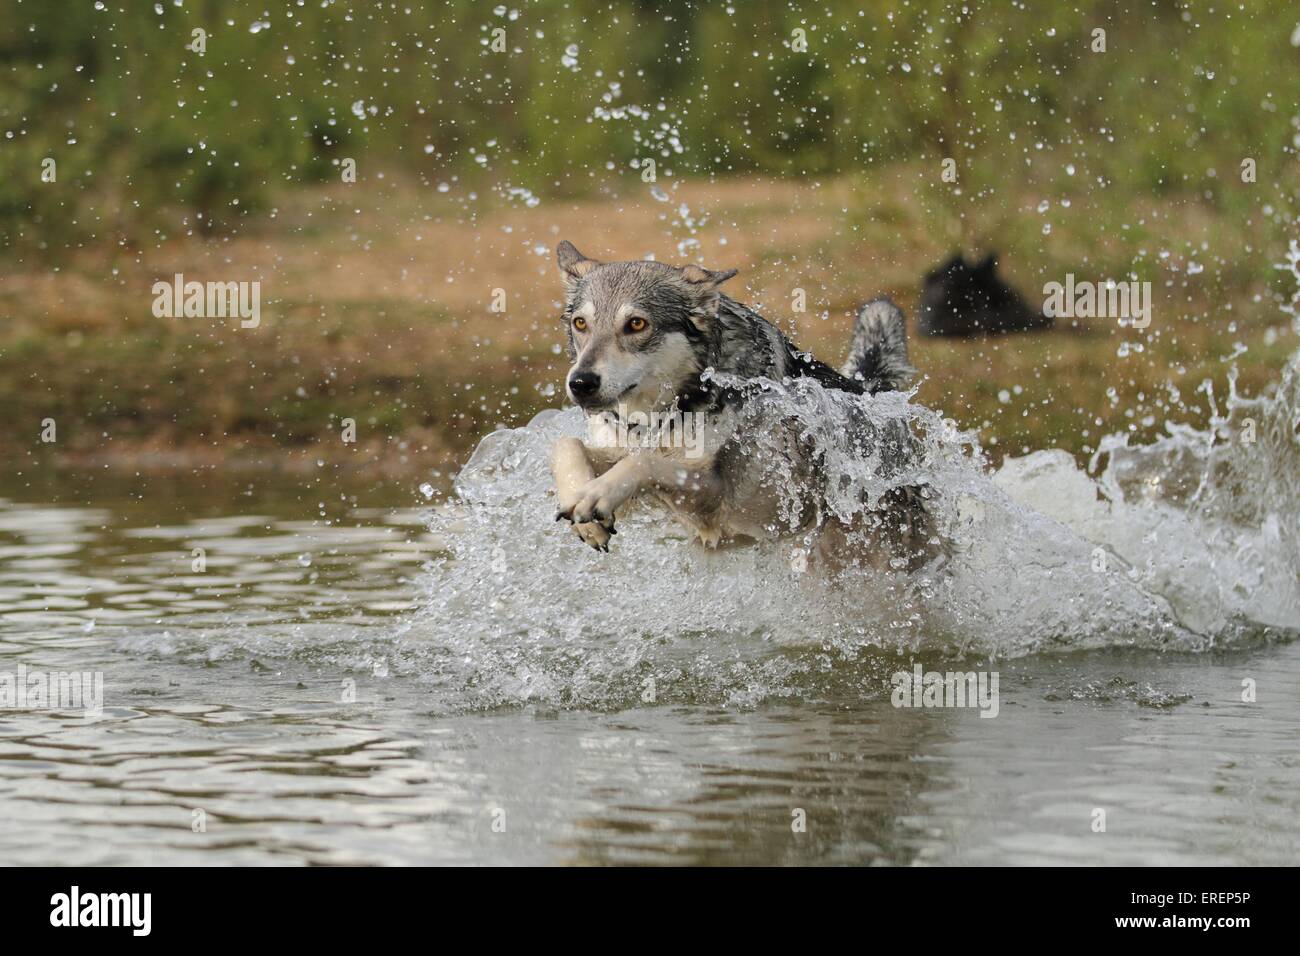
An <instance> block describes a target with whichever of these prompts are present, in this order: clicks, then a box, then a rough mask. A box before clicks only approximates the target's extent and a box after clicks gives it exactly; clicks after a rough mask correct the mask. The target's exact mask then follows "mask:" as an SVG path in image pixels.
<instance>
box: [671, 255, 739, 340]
mask: <svg viewBox="0 0 1300 956" xmlns="http://www.w3.org/2000/svg"><path fill="white" fill-rule="evenodd" d="M737 271H739V270H737V269H726V270H724V271H721V272H715V271H714V270H712V269H705V268H704V267H703V266H697V265H689V266H683V267H682V270H681V272H682V278H683V279H684V280H686V287H687V288H688V289H691V290H692V291H693V292H694V293H695V295H696V304H695V308H694V309H693V313H694V314H695V315H696V316H699V317H704V316H714V315H717V314H718V296H719V293H718V286H720V285H722V283H724V282H726V281H727V280H728V279H730V278H731V277H732V276H734V275H735V274H736V273H737ZM695 327H696V328H700V326H699V323H698V322H697V323H695ZM701 331H703V330H702V329H701Z"/></svg>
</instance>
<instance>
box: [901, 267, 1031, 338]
mask: <svg viewBox="0 0 1300 956" xmlns="http://www.w3.org/2000/svg"><path fill="white" fill-rule="evenodd" d="M997 265H998V262H997V256H996V254H994V253H989V254H988V255H987V256H985V257H984V258H983V259H982V260H980V261H979V262H970V263H968V262H967V261H966V260H965V259H964V258H963V257H962V256H961V255H960V254H956V255H954V256H953V257H952V258H951V259H949V260H948V261H947V262H945V263H944V264H943V265H941V266H939V267H938V268H937V269H934V270H933V271H932V272H930V273H929V274H927V275H926V277H925V280H924V282H923V283H922V286H921V303H920V306H919V307H918V309H917V313H916V322H917V328H918V330H919V331H920V332H921V334H922V335H952V336H975V335H1000V334H1002V333H1004V332H1032V331H1037V330H1041V329H1049V328H1051V327H1052V319H1051V317H1050V316H1047V315H1044V314H1043V311H1042V310H1041V309H1034V308H1031V307H1030V306H1029V305H1028V304H1027V303H1026V302H1025V300H1024V299H1023V298H1022V297H1021V296H1020V293H1018V292H1017V291H1016V290H1015V289H1013V288H1011V286H1009V285H1007V284H1006V283H1005V282H1003V281H1002V279H1001V278H1000V277H999V276H998V274H997Z"/></svg>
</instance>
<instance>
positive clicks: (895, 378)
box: [842, 298, 916, 395]
mask: <svg viewBox="0 0 1300 956" xmlns="http://www.w3.org/2000/svg"><path fill="white" fill-rule="evenodd" d="M842 372H843V375H844V376H845V378H851V379H854V380H855V381H859V382H861V383H862V387H863V389H864V390H865V391H867V392H870V393H871V394H872V395H874V394H876V393H877V392H889V391H894V390H896V389H900V388H902V387H903V386H904V385H906V384H907V380H908V379H909V378H911V377H912V375H914V374H915V373H916V369H914V368H912V365H911V363H910V362H908V360H907V322H906V320H905V319H904V318H903V310H902V309H900V308H899V307H898V306H896V305H894V303H893V302H890V301H889V299H886V298H880V299H872V300H871V301H870V302H868V303H867V304H866V305H864V306H863V307H862V308H861V309H859V310H858V317H857V319H855V320H854V322H853V341H852V342H851V343H850V344H849V357H848V359H847V360H846V361H845V362H844V368H843V370H842Z"/></svg>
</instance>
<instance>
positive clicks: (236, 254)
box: [0, 165, 1296, 471]
mask: <svg viewBox="0 0 1300 956" xmlns="http://www.w3.org/2000/svg"><path fill="white" fill-rule="evenodd" d="M924 175H925V172H924V170H923V169H921V168H920V167H917V166H905V165H903V166H897V167H893V168H891V169H889V170H887V171H881V172H878V173H875V174H873V175H872V176H871V177H869V178H860V179H837V180H833V181H829V182H825V183H816V182H804V183H794V182H789V181H766V180H760V179H740V180H723V181H719V182H716V183H711V184H710V183H704V182H695V183H687V184H679V185H677V186H675V187H674V186H669V187H668V188H669V189H671V190H673V192H672V195H671V197H669V201H660V199H657V198H656V197H655V195H653V194H652V193H651V192H650V190H649V187H647V186H642V185H640V184H637V186H636V187H623V188H624V189H625V190H626V191H622V192H620V191H617V190H616V189H615V188H613V187H610V188H606V189H604V190H599V191H597V194H595V195H593V196H591V197H589V198H584V199H580V200H565V201H557V200H550V201H544V202H542V203H540V204H535V205H529V204H527V203H523V202H511V201H509V200H507V199H503V198H500V197H486V198H485V197H472V196H471V195H470V194H469V192H468V190H463V189H454V190H450V191H448V192H446V193H440V192H438V191H437V190H436V189H431V188H426V187H424V186H422V185H421V184H419V183H418V182H413V181H406V180H403V181H398V180H388V181H387V182H386V183H384V184H382V185H381V186H377V187H375V188H372V189H370V190H368V191H367V193H366V194H365V201H364V203H362V202H358V201H356V198H355V197H356V196H357V195H358V194H354V193H349V192H348V191H347V190H348V189H349V187H345V186H335V187H330V188H321V189H317V190H314V191H300V192H296V193H294V194H292V195H291V196H288V197H286V200H285V202H284V203H283V204H282V205H281V206H279V207H278V208H277V209H276V213H275V216H274V217H273V218H269V219H268V220H267V221H266V224H265V225H264V226H263V227H262V228H261V229H259V230H256V231H254V230H249V231H246V232H245V233H244V234H242V235H240V236H239V237H237V238H230V239H208V240H205V239H200V238H190V239H185V240H178V241H173V242H169V243H164V244H160V245H159V246H157V247H155V248H153V249H149V250H144V251H128V250H125V249H119V250H117V251H115V252H114V253H111V254H106V253H104V252H103V251H92V252H84V253H81V254H79V255H78V256H76V257H74V258H73V259H72V260H71V261H69V262H68V263H66V264H64V265H62V266H59V267H57V268H55V269H45V268H35V267H33V268H30V269H24V268H22V267H18V268H12V267H11V268H10V269H9V270H8V271H6V272H4V273H3V274H0V402H2V403H3V406H4V407H5V408H7V409H10V410H11V411H10V414H8V415H6V416H3V417H0V449H2V450H3V454H4V455H5V456H6V458H7V459H8V460H9V461H17V462H20V463H38V462H46V463H62V464H87V463H109V464H113V465H119V466H125V467H139V466H141V465H144V466H149V465H151V464H154V465H166V464H173V465H175V464H179V465H183V466H188V465H192V464H195V463H212V462H226V463H229V462H260V463H262V464H266V465H273V466H275V467H292V466H295V465H297V466H301V467H304V468H310V467H314V466H315V464H316V462H317V461H322V460H325V461H329V462H331V463H350V464H355V465H357V466H358V467H375V468H389V469H396V470H401V471H419V470H425V469H430V468H439V469H445V468H447V467H450V466H452V465H454V463H455V462H456V461H458V460H461V459H463V456H464V455H465V454H466V453H467V451H468V450H469V449H470V448H471V447H472V445H473V443H474V442H475V441H476V440H477V439H478V438H479V437H481V436H482V435H483V434H484V433H486V432H487V431H489V430H491V429H492V428H494V427H496V426H498V425H501V424H506V425H513V424H519V423H522V422H524V421H526V420H527V418H528V417H529V416H530V415H532V414H534V413H535V412H536V411H538V410H540V409H542V408H545V407H551V406H555V405H558V404H559V403H560V394H561V393H560V387H561V382H562V378H563V374H564V371H565V368H566V362H565V358H564V356H563V355H562V354H561V353H560V351H559V345H560V342H561V336H560V333H559V328H558V322H557V318H556V316H557V315H558V296H559V283H558V281H557V279H556V277H555V272H554V265H553V260H552V250H553V248H554V245H555V243H556V242H557V241H558V239H559V238H561V237H565V238H570V239H572V240H574V241H575V242H576V243H577V244H578V245H579V247H580V248H582V249H583V250H584V251H585V252H587V253H588V254H590V255H593V256H597V257H606V258H625V257H641V256H644V255H655V256H657V257H658V258H661V259H665V260H679V261H680V260H682V259H685V258H693V257H694V256H695V255H696V254H698V255H699V256H700V257H701V258H702V259H703V261H704V262H705V263H706V264H709V265H711V266H715V267H739V268H740V269H741V273H740V275H739V276H738V277H737V278H736V279H735V280H733V281H732V283H731V284H730V286H729V291H730V292H731V294H732V295H734V296H736V297H738V298H742V299H744V300H746V301H748V302H751V303H758V304H759V305H760V306H761V308H762V311H764V314H766V315H767V316H768V317H769V318H771V319H772V320H773V321H776V322H778V323H779V324H780V325H781V326H782V328H784V329H786V330H787V331H788V332H790V333H791V334H792V335H793V337H794V338H795V340H796V341H797V342H798V343H799V344H800V345H801V346H803V347H805V348H809V349H811V350H813V351H814V352H816V353H817V354H819V355H821V356H823V357H825V358H827V359H830V360H834V361H838V359H839V358H840V357H841V356H842V354H843V350H844V346H845V344H846V341H847V336H848V329H849V322H850V318H849V313H850V312H851V310H852V309H853V307H854V306H855V304H857V303H858V302H859V301H860V300H861V299H863V298H864V297H867V296H870V295H874V294H876V293H879V292H884V293H887V294H890V295H892V296H894V297H895V298H896V299H897V300H898V301H899V302H900V303H901V304H902V305H903V306H904V307H905V309H906V310H907V311H908V312H909V313H910V312H911V311H912V308H913V306H914V304H915V300H916V298H917V294H918V288H919V281H920V277H921V275H922V274H923V273H924V272H925V270H926V269H927V268H929V267H931V266H932V265H934V264H935V263H936V262H938V261H939V260H940V259H941V258H943V257H944V256H945V255H947V254H948V253H950V252H951V251H952V249H953V248H956V247H958V246H965V247H966V248H968V249H970V250H971V251H978V250H981V249H984V248H988V247H990V245H992V244H993V243H994V242H995V239H996V245H997V248H998V249H999V251H1000V252H1001V254H1002V261H1003V263H1004V271H1005V273H1006V276H1007V278H1008V279H1009V280H1010V281H1011V282H1012V283H1013V284H1015V285H1016V286H1017V287H1019V288H1020V289H1021V290H1022V291H1023V292H1024V293H1025V294H1026V296H1027V297H1028V298H1029V299H1030V301H1034V302H1036V301H1040V300H1041V296H1040V295H1039V290H1040V289H1041V287H1042V285H1043V284H1044V283H1045V282H1047V281H1053V280H1055V281H1060V280H1063V279H1064V276H1065V274H1066V273H1067V272H1073V273H1074V274H1075V275H1076V276H1077V277H1079V278H1092V279H1094V280H1100V279H1105V278H1108V277H1110V278H1116V279H1120V278H1124V277H1127V276H1128V275H1129V274H1130V273H1132V274H1133V275H1134V276H1136V277H1138V278H1142V279H1146V280H1150V281H1151V282H1152V283H1153V301H1154V313H1153V318H1152V322H1151V326H1150V328H1148V329H1146V330H1145V331H1143V332H1136V331H1133V330H1131V329H1121V328H1119V327H1118V326H1117V325H1116V323H1114V322H1113V321H1107V320H1102V319H1093V320H1084V321H1083V322H1081V323H1080V326H1079V327H1078V328H1062V329H1059V330H1057V331H1054V332H1051V333H1048V334H1040V335H1028V336H1016V337H1006V338H1001V339H987V340H975V341H969V342H947V341H936V340H925V339H917V338H915V337H914V338H913V340H912V346H913V358H914V362H915V364H916V365H917V366H918V368H919V369H921V371H922V372H923V374H924V376H925V381H924V383H923V384H922V386H921V389H920V393H919V396H918V400H919V401H921V402H923V403H925V404H927V405H930V406H932V407H936V408H940V409H942V410H943V411H944V412H945V413H946V414H948V415H951V416H952V417H953V418H954V419H956V420H957V421H958V423H960V424H961V425H963V426H964V427H971V428H976V429H978V430H979V431H980V433H981V435H982V437H983V440H984V441H985V443H986V445H987V446H988V447H989V448H990V449H991V450H993V451H994V452H995V454H1002V453H1016V454H1018V453H1021V452H1022V451H1023V450H1026V449H1035V448H1043V447H1053V446H1058V447H1063V448H1066V449H1068V450H1070V451H1072V452H1075V453H1078V454H1086V453H1087V452H1089V451H1090V450H1091V449H1092V448H1093V447H1094V445H1095V442H1096V441H1097V439H1098V437H1099V436H1100V435H1101V434H1103V433H1107V432H1112V431H1119V430H1125V429H1127V430H1130V431H1132V432H1133V433H1134V434H1135V435H1136V436H1139V437H1150V436H1152V435H1154V434H1156V433H1158V432H1159V431H1161V430H1162V428H1163V424H1164V422H1165V421H1166V420H1167V419H1170V420H1175V421H1190V422H1194V423H1197V422H1202V421H1204V417H1205V411H1206V405H1205V402H1204V396H1203V395H1201V394H1198V393H1197V391H1196V389H1197V386H1198V385H1199V384H1200V383H1201V381H1202V380H1204V379H1211V380H1213V381H1214V382H1215V383H1216V393H1217V394H1222V393H1223V391H1224V389H1225V378H1226V374H1227V371H1228V368H1229V367H1230V366H1229V364H1228V363H1227V362H1225V361H1224V360H1225V358H1226V357H1228V356H1229V355H1231V354H1232V353H1234V352H1241V354H1240V355H1239V356H1238V357H1237V358H1236V359H1235V364H1236V365H1237V367H1239V369H1240V372H1241V378H1240V384H1241V387H1242V388H1243V390H1245V391H1247V392H1253V391H1257V390H1259V389H1260V388H1263V387H1264V386H1265V385H1266V384H1267V383H1268V382H1270V381H1271V380H1272V379H1273V378H1274V377H1275V375H1276V370H1277V369H1278V368H1279V367H1280V365H1281V364H1282V362H1283V361H1284V360H1285V358H1286V356H1287V355H1289V354H1290V352H1291V351H1292V350H1293V349H1294V348H1295V347H1296V341H1295V338H1294V335H1293V334H1292V332H1291V330H1290V327H1289V324H1288V323H1287V322H1286V321H1285V319H1284V317H1283V316H1282V315H1281V313H1280V312H1279V309H1278V301H1279V300H1280V299H1281V297H1282V296H1283V295H1284V294H1286V295H1289V293H1290V289H1289V287H1288V286H1287V282H1286V280H1285V277H1284V276H1283V275H1282V274H1281V273H1279V272H1277V271H1276V270H1275V269H1273V268H1272V265H1273V263H1274V262H1275V261H1279V260H1280V259H1281V258H1282V251H1283V249H1284V245H1285V243H1284V238H1285V236H1286V234H1287V231H1288V227H1289V223H1288V222H1287V221H1286V220H1285V218H1284V217H1283V216H1282V215H1281V214H1280V213H1278V214H1274V215H1272V216H1270V215H1267V214H1264V213H1257V214H1255V215H1253V216H1250V217H1240V218H1232V217H1224V216H1221V215H1216V214H1213V212H1212V210H1210V209H1209V208H1208V207H1207V206H1206V205H1205V204H1203V203H1198V202H1195V201H1191V200H1188V199H1186V198H1167V199H1159V198H1154V199H1153V198H1148V199H1145V200H1137V199H1134V198H1133V197H1131V196H1129V197H1123V196H1119V195H1118V194H1108V193H1106V192H1100V191H1096V190H1084V189H1082V188H1081V189H1080V190H1079V191H1078V192H1077V193H1071V192H1070V191H1069V190H1068V188H1064V189H1063V188H1061V187H1060V186H1059V185H1056V184H1052V183H1034V182H1032V181H1030V182H1027V184H1026V186H1025V187H1024V189H1023V191H1022V192H1020V193H1019V194H1017V195H1014V196H1004V202H1005V207H1006V209H1007V214H1006V215H1005V216H1002V217H999V219H998V221H996V222H994V221H984V222H978V221H976V220H975V219H974V218H973V217H961V216H955V217H953V220H952V221H953V222H955V223H957V224H958V227H957V228H954V229H953V230H951V231H949V232H947V233H943V234H936V233H935V231H934V230H933V228H932V226H931V223H932V222H933V220H934V211H933V209H932V208H930V206H929V202H930V200H929V199H928V198H927V195H926V193H925V191H924V190H920V191H918V190H915V189H904V188H902V184H904V183H907V182H911V181H913V179H914V178H915V177H922V176H924ZM1044 202H1046V203H1047V204H1048V207H1049V208H1048V210H1047V211H1046V212H1040V211H1039V210H1040V209H1041V207H1042V204H1043V203H1044ZM1045 224H1050V227H1051V228H1050V231H1048V232H1046V233H1045V232H1044V230H1043V226H1044V225H1045ZM679 244H682V245H681V249H682V250H683V252H684V253H685V254H684V255H683V254H679V252H678V246H679ZM178 272H179V273H182V274H184V275H185V277H186V278H187V279H197V280H200V281H205V280H221V281H230V280H240V281H260V282H261V288H262V293H261V295H262V303H261V307H262V320H261V325H260V327H258V328H256V329H241V328H239V324H238V320H236V319H229V320H219V319H195V318H188V319H186V318H180V319H165V318H164V319H159V318H155V317H154V316H153V314H152V313H151V305H152V302H153V294H152V292H151V286H152V284H153V283H154V282H155V281H157V280H159V279H164V280H169V279H170V278H171V276H172V275H173V274H175V273H178ZM796 288H801V289H803V290H805V292H806V295H807V301H808V310H807V311H806V312H804V313H795V312H792V311H791V304H792V301H793V296H794V291H793V290H795V289H796ZM496 290H500V293H497V292H496ZM500 294H504V300H505V311H504V312H494V311H492V308H491V306H492V304H493V298H494V295H497V296H499V295H500ZM1243 347H1244V349H1245V350H1244V351H1241V349H1242V348H1243ZM46 419H53V420H54V421H55V423H56V426H57V441H56V442H54V443H42V442H41V441H40V436H41V431H42V421H43V420H46ZM344 419H352V420H354V421H355V423H356V438H357V440H356V442H355V444H344V443H343V441H342V437H341V423H342V422H343V420H344Z"/></svg>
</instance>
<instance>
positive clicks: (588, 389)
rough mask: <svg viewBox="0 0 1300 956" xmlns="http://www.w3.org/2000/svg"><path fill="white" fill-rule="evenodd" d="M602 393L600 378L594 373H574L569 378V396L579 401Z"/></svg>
mask: <svg viewBox="0 0 1300 956" xmlns="http://www.w3.org/2000/svg"><path fill="white" fill-rule="evenodd" d="M598 391H600V376H599V375H597V374H596V373H595V372H592V371H586V370H584V371H579V372H574V373H573V374H572V375H570V376H569V394H571V395H572V396H573V397H574V399H576V400H577V401H582V399H584V398H591V396H593V395H595V394H596V393H597V392H598Z"/></svg>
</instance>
